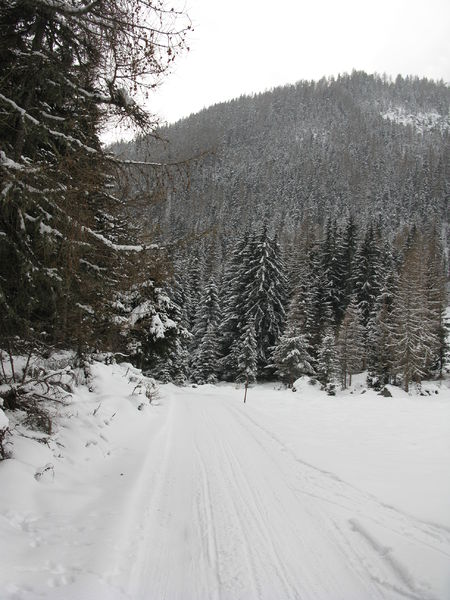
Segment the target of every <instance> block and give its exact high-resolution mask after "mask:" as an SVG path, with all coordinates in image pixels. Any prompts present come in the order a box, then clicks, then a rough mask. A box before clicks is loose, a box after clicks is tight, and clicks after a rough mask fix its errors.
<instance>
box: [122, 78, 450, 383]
mask: <svg viewBox="0 0 450 600" xmlns="http://www.w3.org/2000/svg"><path fill="white" fill-rule="evenodd" d="M449 100H450V90H449V88H448V86H446V85H445V84H443V83H436V82H432V81H427V80H420V79H417V78H406V79H404V78H402V77H398V78H397V79H396V80H395V81H390V80H388V79H387V78H382V77H377V76H370V75H366V74H365V73H360V72H355V73H353V74H352V75H344V76H342V77H339V78H337V79H327V80H326V79H323V80H321V81H319V82H317V83H314V82H300V83H298V84H296V85H293V86H287V87H283V88H277V89H275V90H273V91H270V92H265V93H263V94H259V95H256V96H252V97H242V98H239V99H237V100H234V101H232V102H228V103H224V104H220V105H217V106H213V107H211V108H209V109H206V110H204V111H202V112H201V113H199V114H197V115H192V116H191V117H189V118H187V119H185V120H182V121H180V122H179V123H176V124H175V125H173V126H171V127H169V128H167V129H165V130H162V131H160V132H159V133H160V137H161V139H159V140H155V139H154V138H152V139H149V138H145V137H141V138H140V139H138V140H137V141H135V142H134V143H132V144H117V145H116V146H115V148H114V150H115V151H116V152H118V153H119V154H121V155H125V156H126V157H128V158H134V159H138V160H144V159H146V158H148V157H149V156H151V157H153V159H155V160H157V161H162V162H166V163H173V162H175V163H176V162H177V161H181V160H182V159H184V158H186V157H188V156H191V157H195V158H194V159H193V160H192V162H191V164H190V167H189V172H188V174H186V172H185V171H182V174H180V175H179V176H175V177H174V179H173V181H172V185H171V186H169V188H168V189H167V190H166V191H167V194H166V196H165V197H164V199H163V200H162V201H161V199H160V198H159V201H158V202H155V203H154V205H153V206H151V207H148V208H145V209H143V210H142V209H141V211H140V212H139V213H136V217H137V220H138V221H139V223H140V225H139V226H140V227H143V228H144V229H145V228H147V229H148V230H151V231H153V232H154V233H155V234H156V235H158V234H159V235H160V239H161V240H163V241H164V242H165V243H166V244H167V245H168V246H169V247H171V248H172V255H173V260H174V264H175V274H174V277H173V280H172V283H171V286H170V292H169V294H171V295H172V297H173V298H174V299H175V301H176V303H177V304H178V306H179V307H180V311H181V312H180V315H181V319H182V323H183V325H184V327H185V329H186V330H187V331H189V332H190V334H191V337H190V338H187V337H185V338H184V340H182V343H180V344H179V345H178V346H177V349H176V352H175V353H173V354H171V355H170V359H169V360H166V361H165V362H164V365H163V368H162V369H161V368H160V367H156V371H154V372H156V374H157V375H158V376H160V377H163V378H166V379H175V380H180V381H182V380H185V379H186V378H190V379H193V380H194V381H198V382H204V381H215V380H217V379H225V380H236V379H237V380H243V381H247V380H248V381H252V380H255V379H256V378H259V379H261V378H267V377H273V376H276V377H279V378H281V379H282V380H284V381H286V383H292V382H293V381H294V380H295V379H296V378H297V377H298V376H300V375H302V374H310V375H313V376H314V377H317V379H318V380H319V381H320V382H321V383H322V385H323V386H324V387H325V388H326V389H328V390H329V391H330V393H333V390H334V387H335V385H336V384H337V383H339V384H340V385H341V386H343V387H346V385H348V384H349V383H350V382H351V378H352V375H353V374H354V373H359V372H361V371H364V370H368V373H369V382H370V383H371V384H373V385H376V386H382V385H384V384H386V383H390V382H398V383H402V384H403V386H404V387H405V389H408V387H409V383H410V382H411V381H416V382H419V381H421V380H422V379H423V378H424V377H431V376H435V375H439V374H440V373H442V369H443V364H444V355H445V344H444V338H445V331H444V323H443V309H444V306H445V267H444V262H445V261H444V253H445V252H444V249H445V243H446V242H445V236H446V231H447V216H446V210H447V202H448V192H449V178H448V169H449V164H450V161H449V157H450V154H449V133H450V116H449V105H450V102H449ZM133 188H134V191H135V193H136V195H137V197H139V198H141V199H142V198H146V197H155V196H156V194H155V188H154V184H152V185H151V186H149V185H148V182H147V179H146V178H145V177H144V176H143V174H142V171H139V172H138V171H136V173H135V177H134V181H133V182H132V184H131V189H133ZM144 362H146V363H147V366H148V367H149V368H151V369H154V368H155V365H154V360H153V359H152V357H146V360H145V361H144Z"/></svg>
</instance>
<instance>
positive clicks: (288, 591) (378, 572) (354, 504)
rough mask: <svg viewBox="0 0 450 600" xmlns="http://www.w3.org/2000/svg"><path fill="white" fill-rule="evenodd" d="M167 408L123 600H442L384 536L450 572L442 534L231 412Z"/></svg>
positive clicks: (448, 542) (208, 403)
mask: <svg viewBox="0 0 450 600" xmlns="http://www.w3.org/2000/svg"><path fill="white" fill-rule="evenodd" d="M168 401H169V403H170V405H171V406H170V416H169V419H170V420H171V421H172V423H171V433H170V436H169V438H168V440H167V443H166V446H165V450H164V455H163V457H162V463H161V464H162V465H163V467H162V468H161V469H160V473H159V476H158V477H157V478H156V483H157V485H156V488H155V489H154V490H153V491H152V493H151V496H150V499H149V506H151V507H153V509H154V513H153V516H152V517H151V518H150V520H149V521H148V522H147V524H146V534H145V536H143V539H144V541H143V547H142V548H141V551H140V554H139V559H138V560H137V561H136V563H137V565H138V566H137V571H136V572H135V574H134V579H133V581H132V582H131V585H130V587H129V592H128V593H129V597H130V598H133V600H134V599H142V600H144V599H147V600H149V599H153V598H154V599H155V600H156V599H158V600H172V599H173V600H174V599H179V600H197V599H198V600H203V599H204V600H206V599H212V600H241V599H242V600H244V599H245V600H274V599H279V600H322V599H323V600H339V599H342V600H344V599H345V600H352V599H355V600H366V599H374V600H375V599H378V598H379V599H398V598H399V597H404V598H411V599H414V600H438V598H437V597H436V596H435V595H433V593H432V591H431V590H430V589H429V587H428V586H427V584H426V583H424V582H422V581H420V580H418V579H416V577H415V576H414V575H413V574H411V572H410V571H409V570H408V568H407V567H406V566H405V565H404V564H403V563H402V561H401V559H399V558H397V557H396V555H395V552H394V551H393V550H391V548H389V547H386V546H384V545H383V544H382V542H381V541H379V536H380V532H382V531H383V529H385V530H388V531H389V532H390V533H391V534H392V533H394V534H395V535H398V536H400V537H401V538H404V539H406V540H407V541H408V542H409V543H412V544H415V545H418V546H423V547H426V548H427V549H428V550H429V551H432V552H435V553H438V554H441V555H443V556H445V557H448V560H449V564H450V553H449V549H450V532H449V530H448V528H446V527H444V526H440V525H438V524H433V523H427V522H424V521H421V520H420V519H417V518H415V517H413V516H411V515H408V514H406V513H404V512H403V511H401V510H399V509H398V508H395V507H392V506H389V505H387V504H385V503H383V502H381V501H380V500H378V499H377V498H376V497H374V496H373V495H370V494H368V493H366V492H364V491H362V490H359V489H358V488H356V487H355V486H353V485H350V484H348V483H346V482H345V481H343V480H341V479H340V478H339V477H338V476H337V475H335V474H334V473H331V472H327V471H324V470H321V469H319V468H316V467H314V466H313V465H311V464H308V463H307V462H305V461H302V460H301V459H300V458H299V457H297V456H296V455H295V454H294V452H293V451H292V450H291V449H290V448H289V447H287V446H286V444H284V443H283V442H282V441H281V440H279V439H277V437H276V436H275V435H274V434H273V433H272V432H271V431H269V430H268V429H266V428H264V427H263V426H262V425H261V424H259V423H258V422H257V421H256V420H255V419H254V418H253V417H252V416H250V415H249V414H248V412H249V409H246V407H243V405H238V404H236V403H235V402H233V401H232V400H230V402H227V401H226V400H224V399H221V398H216V397H214V395H213V394H211V395H210V396H209V395H196V394H195V392H193V393H191V394H189V393H187V394H186V395H185V396H184V397H183V398H177V397H174V398H170V399H168ZM158 515H159V516H158ZM373 525H375V526H376V527H377V529H376V532H377V533H374V532H373V531H372V529H371V527H372V526H373Z"/></svg>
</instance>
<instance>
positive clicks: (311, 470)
mask: <svg viewBox="0 0 450 600" xmlns="http://www.w3.org/2000/svg"><path fill="white" fill-rule="evenodd" d="M230 409H231V410H233V412H234V414H235V415H236V416H237V418H238V419H240V420H241V423H242V422H243V421H242V418H245V420H246V421H248V422H250V423H251V425H253V426H254V427H255V428H257V429H258V430H260V431H261V432H262V433H264V434H265V435H266V436H268V437H269V438H270V439H271V440H272V441H273V442H274V443H275V444H277V445H278V446H280V447H281V448H282V450H283V452H284V453H285V454H286V455H288V456H289V457H290V458H291V459H292V460H294V461H295V462H296V463H298V464H299V465H301V466H303V467H304V468H305V472H303V473H299V475H300V478H301V479H304V480H306V481H307V483H308V484H309V485H311V487H313V488H314V489H313V490H308V491H306V490H297V492H298V493H302V494H305V495H309V496H311V497H313V498H317V499H318V500H322V501H324V502H328V503H331V504H335V505H336V506H339V507H341V508H344V509H346V510H349V511H351V512H354V511H356V512H357V513H358V514H360V515H361V516H364V517H365V518H368V519H370V520H371V521H373V522H374V523H376V524H377V525H379V526H381V527H386V528H387V529H390V530H391V531H393V532H394V533H397V534H398V535H400V536H404V537H410V538H411V539H412V540H413V541H415V542H418V543H421V544H423V545H424V546H428V547H429V548H430V549H432V550H435V551H436V552H439V553H440V554H442V555H444V556H447V557H449V558H450V531H449V529H448V528H447V527H446V526H445V525H440V524H436V523H430V522H428V521H422V520H421V519H419V518H417V517H414V516H413V515H410V514H408V513H407V512H405V511H402V510H401V509H399V508H397V507H394V506H392V505H389V504H386V503H384V502H383V501H381V500H379V499H378V498H377V497H376V496H374V495H372V494H369V493H367V492H364V491H363V490H361V489H359V488H357V487H356V486H354V485H352V484H350V483H347V482H346V481H344V480H343V479H341V478H340V477H338V476H337V475H336V474H335V473H332V472H330V471H326V470H324V469H321V468H319V467H316V466H315V465H312V464H310V463H308V462H306V461H304V460H303V459H300V458H299V457H297V456H296V455H295V454H294V452H293V451H292V450H291V449H290V448H289V447H288V446H287V445H286V444H284V443H283V442H282V441H281V440H279V439H278V438H277V437H276V436H275V435H274V434H273V433H272V432H271V431H269V430H267V429H266V428H264V427H263V426H261V425H260V424H259V423H257V422H256V421H255V420H254V419H252V418H251V417H250V416H249V415H248V414H246V413H242V412H240V411H239V410H237V409H236V408H235V407H232V408H231V407H230ZM344 492H347V493H344ZM330 496H331V497H330ZM363 504H367V510H365V511H364V512H363V511H362V510H361V506H362V505H363ZM374 507H376V508H377V509H378V510H381V511H382V512H383V513H384V515H383V516H385V517H387V520H389V521H390V520H391V519H393V520H394V521H395V523H394V524H391V525H387V524H386V522H382V521H380V520H377V518H376V517H374V516H373V514H374V511H373V510H371V509H373V508H374ZM399 522H400V524H402V525H407V526H409V527H412V528H413V530H414V535H410V534H408V532H407V531H406V530H403V531H401V530H399V529H398V525H399Z"/></svg>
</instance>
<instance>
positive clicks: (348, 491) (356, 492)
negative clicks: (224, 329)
mask: <svg viewBox="0 0 450 600" xmlns="http://www.w3.org/2000/svg"><path fill="white" fill-rule="evenodd" d="M95 373H96V379H95V388H96V389H95V391H94V392H92V393H90V392H88V390H87V389H86V388H79V389H78V391H77V392H76V394H75V396H74V399H73V403H72V404H71V405H70V407H68V408H65V409H62V411H61V415H60V418H59V425H58V427H57V429H56V431H55V434H54V435H53V436H52V440H51V441H49V442H48V443H47V444H44V443H37V442H36V441H33V440H31V439H28V438H27V437H20V436H17V435H16V436H15V449H14V456H15V458H14V459H11V460H7V461H3V462H2V463H0V540H1V543H0V599H1V600H13V599H14V600H28V599H38V598H45V599H51V600H91V599H92V600H125V599H127V600H175V599H177V600H216V599H217V600H257V599H259V600H261V599H264V600H290V599H299V600H322V599H323V600H369V599H370V600H371V599H374V600H375V599H392V600H394V599H395V600H399V599H402V598H412V599H421V600H448V598H450V477H449V466H450V389H449V388H448V387H447V385H446V383H443V384H442V386H441V387H440V386H439V385H430V386H428V388H429V391H430V392H431V395H426V396H418V395H407V394H405V393H404V392H402V391H401V390H392V388H391V391H392V393H393V394H394V397H393V398H384V397H381V396H378V395H376V394H375V393H374V392H371V391H367V392H365V393H363V394H361V393H360V392H361V391H362V390H361V389H360V388H359V386H358V383H357V384H356V386H355V389H354V392H353V394H351V393H346V394H339V395H338V396H336V397H329V396H326V395H324V394H323V393H321V392H319V391H318V389H317V387H314V386H311V385H309V384H308V383H306V382H305V383H303V384H301V385H299V386H298V390H297V392H296V393H292V392H291V391H287V390H277V389H274V386H271V385H265V386H257V387H255V388H252V389H250V390H249V396H248V402H247V404H245V405H244V404H243V403H242V398H243V391H242V390H239V389H235V388H234V387H233V386H231V385H220V386H215V387H214V386H201V387H198V388H184V389H180V388H176V387H174V386H172V385H166V386H161V391H160V398H159V400H158V401H157V402H156V404H154V405H152V406H145V402H144V403H142V402H141V400H142V398H140V397H139V396H137V395H136V391H135V390H134V388H135V386H136V383H135V382H133V381H131V382H130V381H129V377H130V371H128V372H127V369H126V367H122V366H118V365H114V366H104V365H100V364H98V365H96V366H95ZM133 390H134V391H135V393H134V394H133V393H132V392H133ZM435 391H437V392H438V393H434V392H435ZM143 404H144V406H143ZM138 407H140V409H141V410H138ZM24 433H25V434H26V435H30V433H29V432H28V433H26V432H24Z"/></svg>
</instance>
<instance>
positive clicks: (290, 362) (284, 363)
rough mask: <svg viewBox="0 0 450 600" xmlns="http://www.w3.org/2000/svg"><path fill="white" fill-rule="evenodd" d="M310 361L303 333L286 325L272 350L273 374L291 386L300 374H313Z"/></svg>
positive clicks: (306, 341)
mask: <svg viewBox="0 0 450 600" xmlns="http://www.w3.org/2000/svg"><path fill="white" fill-rule="evenodd" d="M312 363H313V359H312V357H311V356H310V354H309V343H308V340H307V338H306V336H305V334H302V333H300V332H299V330H298V329H296V328H295V327H293V326H288V328H287V330H286V332H285V333H284V334H283V335H282V336H281V337H280V339H279V341H278V344H277V346H276V347H275V349H274V351H273V355H272V365H271V367H274V368H275V374H276V375H277V376H278V377H279V378H280V379H281V381H284V382H285V383H286V384H287V385H288V386H289V387H292V384H293V383H294V381H295V380H296V379H298V378H299V377H301V376H302V375H311V374H313V372H314V369H313V366H312Z"/></svg>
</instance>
